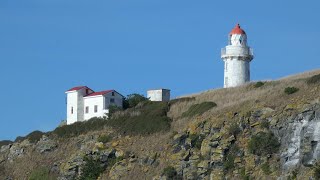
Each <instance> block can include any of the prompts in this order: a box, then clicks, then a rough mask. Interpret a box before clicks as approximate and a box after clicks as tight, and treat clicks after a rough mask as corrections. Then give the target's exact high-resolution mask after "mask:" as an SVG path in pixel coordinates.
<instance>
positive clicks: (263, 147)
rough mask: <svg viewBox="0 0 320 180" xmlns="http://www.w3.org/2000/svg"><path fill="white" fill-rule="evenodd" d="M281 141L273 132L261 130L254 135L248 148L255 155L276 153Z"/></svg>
mask: <svg viewBox="0 0 320 180" xmlns="http://www.w3.org/2000/svg"><path fill="white" fill-rule="evenodd" d="M279 147H280V143H279V141H278V138H277V137H275V136H274V134H273V133H272V132H267V133H266V132H259V133H258V134H256V135H253V136H252V137H251V139H250V141H249V144H248V149H249V151H250V152H251V153H253V154H255V155H259V156H260V155H267V154H273V153H276V152H277V151H278V150H279Z"/></svg>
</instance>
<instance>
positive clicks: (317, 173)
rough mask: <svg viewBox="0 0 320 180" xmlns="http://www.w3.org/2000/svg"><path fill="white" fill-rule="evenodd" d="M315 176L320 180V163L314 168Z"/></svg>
mask: <svg viewBox="0 0 320 180" xmlns="http://www.w3.org/2000/svg"><path fill="white" fill-rule="evenodd" d="M313 176H314V178H315V179H316V180H319V179H320V163H319V162H317V163H316V164H315V165H314V166H313Z"/></svg>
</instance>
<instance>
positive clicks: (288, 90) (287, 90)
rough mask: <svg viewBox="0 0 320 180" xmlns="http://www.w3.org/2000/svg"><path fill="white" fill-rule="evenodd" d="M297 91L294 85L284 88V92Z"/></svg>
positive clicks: (291, 92)
mask: <svg viewBox="0 0 320 180" xmlns="http://www.w3.org/2000/svg"><path fill="white" fill-rule="evenodd" d="M297 91H299V88H296V87H286V88H285V89H284V93H286V94H293V93H295V92H297Z"/></svg>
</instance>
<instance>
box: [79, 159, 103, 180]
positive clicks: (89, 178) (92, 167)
mask: <svg viewBox="0 0 320 180" xmlns="http://www.w3.org/2000/svg"><path fill="white" fill-rule="evenodd" d="M84 160H85V162H86V164H85V166H84V167H83V169H82V174H81V177H80V178H79V179H80V180H96V179H97V178H98V177H99V175H100V174H101V173H102V172H103V171H104V169H105V168H104V167H103V166H101V164H100V162H99V161H98V160H94V159H93V158H92V157H85V158H84Z"/></svg>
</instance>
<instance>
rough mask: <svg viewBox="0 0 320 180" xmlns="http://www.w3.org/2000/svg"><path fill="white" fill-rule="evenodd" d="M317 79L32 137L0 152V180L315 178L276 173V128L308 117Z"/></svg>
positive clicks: (305, 170)
mask: <svg viewBox="0 0 320 180" xmlns="http://www.w3.org/2000/svg"><path fill="white" fill-rule="evenodd" d="M318 74H320V70H316V71H312V72H307V73H303V74H298V75H294V76H289V77H286V78H283V79H280V80H277V81H261V82H251V83H248V84H246V85H243V86H240V87H235V88H228V89H214V90H209V91H205V92H201V93H198V94H193V95H190V96H184V97H183V98H178V99H175V100H172V101H171V102H169V103H154V102H145V103H141V104H139V105H138V106H137V107H135V108H130V109H127V110H126V111H123V112H117V113H115V114H114V115H113V116H112V119H111V120H104V119H93V120H91V121H88V122H82V123H75V124H73V125H69V126H63V127H59V128H57V129H56V130H54V131H52V132H47V133H41V132H33V133H31V134H30V135H28V136H27V137H25V138H23V137H20V138H18V140H17V141H16V142H15V143H13V144H12V145H10V146H7V145H4V146H2V148H1V150H0V179H4V178H8V177H10V178H13V179H28V178H30V177H46V178H47V177H50V178H53V179H56V178H57V177H60V178H61V177H63V178H65V179H76V178H78V179H96V178H97V177H100V178H101V179H152V178H154V179H161V178H163V177H165V176H166V177H168V178H169V179H170V178H171V179H208V178H212V179H223V178H229V179H230V178H236V179H276V178H278V177H285V178H293V179H294V178H298V179H304V178H309V177H317V175H316V173H317V164H316V163H315V162H314V164H312V165H310V166H307V165H303V162H302V164H299V166H298V167H299V168H298V169H295V168H292V169H289V170H284V168H283V164H284V162H283V161H285V160H283V159H284V158H283V153H284V152H285V151H286V147H285V146H286V144H285V143H284V142H283V141H285V140H284V139H285V138H286V137H285V136H284V134H286V133H283V132H282V130H281V129H286V127H289V124H290V123H291V124H292V122H293V121H294V119H295V117H298V116H299V117H300V116H302V115H303V116H304V114H305V112H306V109H308V111H309V110H310V111H316V110H315V109H316V108H315V107H316V106H317V105H318V104H319V97H320V96H319V95H320V77H319V75H318ZM317 75H318V76H317ZM286 88H287V89H288V88H289V89H291V90H289V91H290V92H289V93H288V92H287V91H286ZM292 89H295V90H294V91H292ZM301 114H302V115H301ZM289 132H290V130H288V133H289ZM7 143H10V142H6V143H5V144H7ZM310 148H312V146H310ZM88 164H90V166H88ZM90 167H97V168H94V169H90ZM318 169H320V168H318ZM79 172H83V173H82V174H81V173H79ZM319 174H320V172H319ZM35 179H36V178H35Z"/></svg>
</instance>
